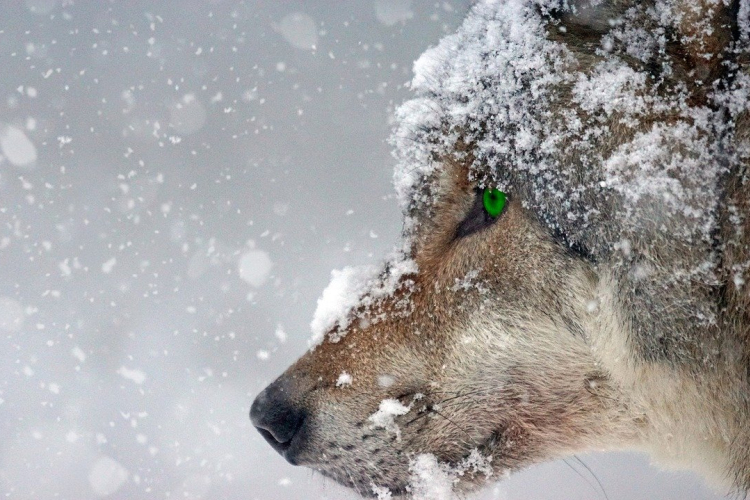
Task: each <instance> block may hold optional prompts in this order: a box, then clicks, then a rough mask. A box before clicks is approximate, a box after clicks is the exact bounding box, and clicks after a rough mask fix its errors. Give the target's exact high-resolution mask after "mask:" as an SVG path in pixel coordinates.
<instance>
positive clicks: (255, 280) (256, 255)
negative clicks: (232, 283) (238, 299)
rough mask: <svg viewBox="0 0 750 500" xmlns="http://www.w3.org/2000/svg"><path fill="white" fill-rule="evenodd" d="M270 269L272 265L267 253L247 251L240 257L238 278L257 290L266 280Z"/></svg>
mask: <svg viewBox="0 0 750 500" xmlns="http://www.w3.org/2000/svg"><path fill="white" fill-rule="evenodd" d="M272 267H273V263H272V262H271V258H270V257H269V256H268V253H267V252H264V251H263V250H249V251H247V252H245V253H244V254H243V255H242V257H240V261H239V272H240V278H242V280H243V281H245V282H246V283H248V284H250V285H252V286H254V287H255V288H259V287H261V286H263V284H264V283H265V282H266V280H267V279H268V275H269V274H270V272H271V268H272Z"/></svg>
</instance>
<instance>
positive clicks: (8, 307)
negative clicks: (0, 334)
mask: <svg viewBox="0 0 750 500" xmlns="http://www.w3.org/2000/svg"><path fill="white" fill-rule="evenodd" d="M24 318H25V314H24V312H23V307H22V306H21V304H19V303H18V302H17V301H15V300H13V299H11V298H10V297H0V330H5V331H8V332H17V331H19V330H20V329H21V327H22V326H23V322H24Z"/></svg>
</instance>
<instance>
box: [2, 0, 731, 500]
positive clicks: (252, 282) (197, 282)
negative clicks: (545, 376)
mask: <svg viewBox="0 0 750 500" xmlns="http://www.w3.org/2000/svg"><path fill="white" fill-rule="evenodd" d="M468 4H469V2H465V1H459V0H452V1H450V2H432V1H425V2H421V1H420V2H418V1H416V0H415V1H409V0H375V1H349V2H344V1H326V2H323V1H309V0H308V1H306V2H305V1H267V2H253V1H247V2H237V1H236V0H224V1H222V0H212V1H209V0H183V1H177V0H175V1H166V0H165V1H151V2H139V1H132V0H128V1H121V2H105V1H79V0H76V1H75V2H74V1H72V0H25V1H24V0H5V1H2V2H0V61H1V67H2V73H0V110H1V111H0V493H1V494H2V495H0V496H1V497H2V498H10V499H52V498H60V499H75V500H85V499H93V498H102V497H106V498H113V499H149V498H155V499H162V498H174V499H264V500H270V499H285V500H297V499H299V500H310V499H316V498H330V499H343V498H352V495H351V494H350V493H349V492H347V491H346V490H343V489H341V488H339V487H338V486H336V485H334V484H333V483H331V482H330V481H325V480H323V479H322V478H321V477H319V476H317V475H314V474H312V473H311V472H310V471H308V470H306V469H301V468H294V467H292V466H290V465H288V464H287V463H286V462H285V461H284V460H283V459H282V458H281V457H279V456H278V455H277V454H276V453H275V452H274V451H273V450H272V449H271V448H270V447H269V446H268V445H266V443H265V442H264V441H263V440H262V439H261V437H260V436H259V435H258V434H257V433H256V431H255V430H254V429H253V428H252V426H251V425H250V422H249V420H248V417H247V414H248V409H249V406H250V402H251V401H252V399H253V397H254V396H255V395H256V394H257V393H258V392H259V391H260V390H261V389H262V388H263V387H264V386H265V385H266V384H267V383H268V382H270V381H271V380H273V378H275V377H276V376H277V375H278V374H279V373H281V372H282V371H283V369H284V368H285V367H286V366H288V365H289V364H290V363H291V362H292V361H294V359H296V358H297V357H298V356H299V355H300V354H302V353H303V352H304V350H305V349H306V347H307V341H308V339H309V337H310V333H309V326H308V324H309V321H310V318H311V316H312V313H313V311H314V309H315V304H316V299H317V297H318V295H319V293H320V292H321V290H322V289H323V288H324V287H325V285H326V284H327V283H328V280H329V276H330V270H331V269H332V268H334V267H336V268H340V267H343V266H345V265H350V264H364V263H373V262H377V261H378V260H379V259H380V257H381V256H382V255H384V254H385V253H386V252H387V251H388V250H390V249H391V247H392V246H393V245H394V244H395V243H396V241H397V237H398V233H399V230H400V214H399V211H398V207H397V204H396V201H395V199H394V197H393V193H392V189H391V185H390V182H391V166H392V160H391V158H390V154H389V151H390V147H389V146H388V144H387V143H386V142H385V141H386V139H387V137H388V134H389V131H390V127H391V122H390V120H391V114H392V111H393V109H394V106H395V105H397V104H398V103H399V102H401V101H402V100H404V99H406V98H408V96H409V93H408V89H406V88H405V86H404V83H405V82H407V81H408V80H409V79H410V75H411V64H412V61H413V60H414V59H416V57H417V56H418V55H419V54H420V53H421V52H422V51H423V50H424V49H425V48H427V47H428V46H430V45H432V44H435V43H436V42H437V41H438V39H439V38H440V37H441V36H442V35H444V34H445V33H449V32H451V31H452V30H453V29H454V28H455V27H456V26H457V25H458V23H459V22H460V20H461V19H462V17H463V14H464V13H465V11H466V10H467V9H468ZM581 458H582V459H583V460H584V461H585V463H586V464H587V465H588V467H590V468H591V470H592V471H594V473H595V474H596V476H597V477H598V479H599V481H601V483H602V485H603V487H604V490H605V491H606V494H607V495H608V497H609V499H610V500H615V499H623V500H625V499H628V500H634V499H644V500H646V499H648V500H653V499H657V498H659V499H680V500H683V499H688V498H695V499H709V498H720V496H718V495H714V494H712V493H711V492H710V491H709V490H708V489H707V488H706V487H705V486H702V483H701V481H700V480H699V479H697V478H696V477H695V476H692V475H690V474H687V473H679V474H678V473H666V472H661V471H659V470H657V469H655V468H650V467H649V466H648V460H647V459H646V458H644V457H642V456H638V455H635V454H629V455H622V454H621V455H614V454H609V455H587V456H583V457H581ZM480 498H487V499H489V498H498V499H505V500H521V499H528V500H532V499H534V500H544V499H550V500H552V499H555V500H559V499H596V500H604V499H605V498H606V497H605V495H604V493H602V492H601V489H600V488H599V486H598V485H597V484H596V481H595V479H594V478H593V477H592V476H591V475H590V474H589V473H588V472H587V471H586V469H585V468H584V467H583V466H582V465H581V463H579V462H577V461H576V460H575V459H571V460H568V462H567V463H564V462H558V463H554V464H547V465H544V466H540V467H537V468H534V469H532V470H530V471H527V472H524V473H522V474H519V475H517V476H515V477H513V478H512V479H510V480H507V481H504V482H503V483H500V484H498V485H496V486H490V487H488V489H487V490H485V491H484V493H482V494H481V496H480Z"/></svg>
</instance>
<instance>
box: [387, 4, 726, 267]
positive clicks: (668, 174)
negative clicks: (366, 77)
mask: <svg viewBox="0 0 750 500" xmlns="http://www.w3.org/2000/svg"><path fill="white" fill-rule="evenodd" d="M670 9H671V12H670V13H671V14H672V15H665V11H667V10H670ZM702 9H703V10H702V14H703V16H704V17H705V18H702V19H695V18H694V17H690V16H688V15H687V14H686V13H685V12H683V10H685V2H637V3H628V2H588V1H580V2H503V3H495V2H483V3H480V4H479V5H477V6H475V8H474V9H473V11H472V13H471V14H470V16H469V18H468V19H467V21H466V22H465V23H464V25H463V26H462V27H461V29H459V30H458V32H457V33H455V34H454V35H451V36H449V37H446V38H445V39H443V40H442V41H441V42H440V44H439V45H438V46H436V47H434V48H432V49H430V50H428V51H427V52H425V53H424V54H423V55H422V56H421V57H420V58H419V60H418V61H417V62H416V63H415V65H414V69H415V76H414V79H413V81H412V88H413V90H414V91H415V93H416V97H415V98H414V99H412V100H410V101H408V102H406V103H405V104H403V105H402V106H401V107H400V108H399V109H398V111H397V118H398V120H399V121H398V125H397V127H396V129H395V132H394V134H393V136H392V139H391V141H392V143H393V145H394V146H395V155H396V157H397V159H398V164H397V167H396V170H395V174H394V178H395V185H396V190H397V192H398V194H399V197H400V200H401V203H402V206H403V207H404V209H405V212H406V215H407V230H408V229H409V228H416V227H419V225H420V224H419V223H420V222H421V221H422V220H424V219H426V218H428V217H429V213H430V208H431V206H432V205H433V203H434V200H435V199H436V197H438V194H439V180H438V179H439V177H440V175H439V173H440V170H442V169H443V165H444V164H445V163H446V162H459V163H464V164H466V165H467V167H468V170H469V176H470V178H471V179H473V180H475V181H476V182H478V183H479V184H481V185H485V184H493V185H496V186H498V187H500V188H501V189H503V190H505V191H507V192H509V193H510V194H512V195H513V196H514V197H516V198H517V199H519V200H521V201H522V202H523V203H524V205H525V206H526V207H527V208H528V209H530V211H531V212H533V213H534V214H535V215H536V217H537V218H538V219H539V221H540V222H542V223H543V224H544V225H545V226H546V227H547V228H548V229H550V230H551V231H552V232H553V233H554V234H557V235H562V236H563V238H564V240H565V242H566V243H568V244H569V245H570V246H573V247H576V248H578V249H580V250H581V252H582V253H583V254H585V255H586V256H587V257H588V258H591V259H592V260H597V259H605V258H608V257H610V254H611V252H612V250H613V242H615V241H618V240H619V239H632V238H629V237H628V233H629V232H635V231H638V232H642V231H643V230H644V228H645V229H646V230H651V231H652V232H662V234H663V231H664V230H666V231H667V233H668V236H669V238H671V239H673V240H677V241H680V242H685V243H686V244H693V243H694V242H696V241H697V242H704V243H710V241H711V240H712V238H713V236H712V234H713V232H714V231H715V230H716V210H717V200H718V199H719V198H720V196H721V191H722V186H721V176H722V175H723V174H725V173H726V172H727V169H728V165H729V164H731V163H732V161H736V157H734V151H733V148H732V147H731V145H730V142H731V141H728V140H727V137H728V136H729V135H730V134H731V133H732V127H731V126H728V125H727V124H728V123H731V121H732V120H731V119H730V120H727V116H726V112H727V107H726V106H725V103H726V101H727V99H728V91H727V92H721V91H719V92H715V93H713V94H710V95H708V94H707V93H706V90H705V87H706V86H705V85H701V84H700V83H701V82H700V78H701V76H700V75H703V76H711V77H715V76H716V77H718V76H719V75H718V74H717V72H718V71H719V69H721V68H722V67H723V68H725V69H724V73H725V74H724V75H723V77H724V80H723V81H724V87H725V88H726V89H727V90H728V88H729V82H730V81H732V80H733V78H734V75H733V74H732V71H731V70H729V71H727V70H726V68H727V63H728V62H729V61H731V60H732V59H734V58H735V57H736V54H735V53H734V49H733V47H732V46H730V45H729V44H727V43H724V44H722V43H717V42H715V41H713V40H711V41H710V43H709V40H708V37H709V34H710V33H711V29H712V28H713V26H714V24H711V21H713V22H715V23H721V22H723V20H724V17H723V16H727V15H728V14H727V12H726V11H727V10H728V9H729V7H726V6H723V4H721V5H720V4H719V3H718V2H717V5H716V6H714V7H706V6H703V7H702ZM713 18H716V19H713ZM701 23H702V24H701ZM701 27H703V30H701ZM704 38H705V39H706V40H705V43H702V44H701V43H700V42H701V40H702V39H704ZM714 38H715V37H714ZM685 44H688V45H687V46H688V47H694V46H695V47H700V54H697V53H696V54H693V53H692V52H686V51H685V49H684V47H685ZM678 45H680V47H681V49H680V50H678V49H677V48H676V47H677V46H678ZM696 50H697V49H696ZM698 56H700V57H698ZM696 81H697V83H696ZM730 112H733V113H735V115H736V114H738V112H739V110H735V111H730ZM425 214H428V215H426V216H425ZM649 221H656V223H649ZM409 222H410V223H409ZM641 239H643V238H641Z"/></svg>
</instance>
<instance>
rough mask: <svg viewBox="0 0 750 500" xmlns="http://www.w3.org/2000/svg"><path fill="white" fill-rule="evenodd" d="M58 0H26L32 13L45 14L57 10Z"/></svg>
mask: <svg viewBox="0 0 750 500" xmlns="http://www.w3.org/2000/svg"><path fill="white" fill-rule="evenodd" d="M57 3H58V0H26V7H27V8H28V9H29V12H31V13H32V14H36V15H40V16H44V15H47V14H49V13H51V12H52V11H53V10H55V7H56V6H57Z"/></svg>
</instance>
